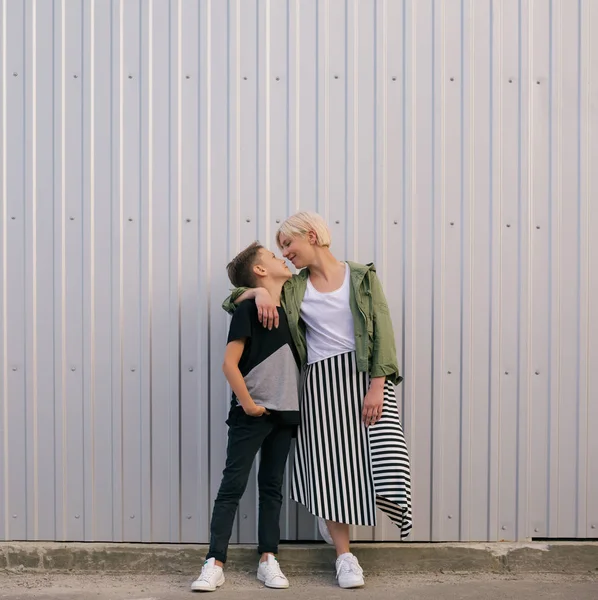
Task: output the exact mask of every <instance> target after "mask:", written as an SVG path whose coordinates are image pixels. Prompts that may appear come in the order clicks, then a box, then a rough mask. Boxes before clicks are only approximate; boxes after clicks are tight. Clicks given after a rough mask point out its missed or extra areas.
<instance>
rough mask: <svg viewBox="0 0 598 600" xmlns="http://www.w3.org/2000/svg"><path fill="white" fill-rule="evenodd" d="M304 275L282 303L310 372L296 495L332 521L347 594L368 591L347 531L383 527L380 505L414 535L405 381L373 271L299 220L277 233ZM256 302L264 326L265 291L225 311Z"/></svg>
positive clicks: (271, 315)
mask: <svg viewBox="0 0 598 600" xmlns="http://www.w3.org/2000/svg"><path fill="white" fill-rule="evenodd" d="M276 241H277V243H278V246H279V247H280V249H281V250H282V253H283V256H284V257H285V258H286V259H288V260H290V261H291V262H292V263H293V265H294V266H295V267H296V268H297V269H302V270H301V271H300V272H299V274H298V275H294V276H293V278H292V279H291V280H290V281H288V282H287V283H286V284H285V286H284V287H283V294H282V299H281V300H282V306H283V307H284V309H285V312H286V314H287V316H288V321H289V326H290V329H291V334H292V336H293V341H294V342H295V345H296V347H297V351H298V353H299V356H300V357H301V362H302V364H303V365H304V367H305V368H304V373H303V390H302V401H301V425H300V427H299V431H298V434H297V447H296V452H295V465H294V473H293V483H292V491H291V497H292V498H293V500H295V501H297V502H299V503H301V504H303V505H304V506H305V507H306V508H307V509H308V510H309V511H310V512H311V513H312V514H314V515H315V516H317V517H319V519H320V523H321V528H320V530H321V531H322V534H323V536H324V537H326V533H327V531H326V528H325V527H322V525H323V521H322V520H325V521H326V525H327V528H328V531H329V532H330V537H331V538H332V541H333V543H334V545H335V547H336V551H337V561H336V573H337V579H338V583H339V585H340V587H343V588H353V587H361V586H363V585H364V579H363V571H362V569H361V567H360V565H359V562H358V561H357V558H356V557H355V556H354V555H353V554H351V552H350V548H349V525H369V526H374V525H376V506H377V507H379V508H380V509H381V510H383V511H384V512H385V513H386V514H387V515H388V516H389V517H390V519H391V520H392V521H393V523H395V524H396V525H397V526H398V527H399V528H400V530H401V537H402V538H404V537H406V536H407V535H409V532H410V530H411V484H410V472H409V456H408V452H407V446H406V443H405V438H404V435H403V430H402V427H401V423H400V419H399V413H398V408H397V404H396V398H395V391H394V386H395V385H397V384H398V383H399V382H400V381H401V379H402V378H401V377H400V375H399V371H398V366H397V359H396V350H395V341H394V334H393V329H392V322H391V319H390V314H389V310H388V305H387V303H386V299H385V296H384V292H383V290H382V286H381V284H380V281H379V279H378V277H377V276H376V271H375V268H374V266H373V265H371V264H370V265H358V264H355V263H349V262H347V263H345V262H340V261H338V260H337V259H336V258H335V257H334V256H333V255H332V253H331V252H330V231H329V229H328V227H327V225H326V223H325V221H324V220H323V219H322V217H320V215H317V214H314V213H306V212H302V213H297V214H296V215H294V216H292V217H290V218H289V219H287V220H286V221H285V222H284V223H283V224H282V225H281V226H280V229H279V230H278V232H277V234H276ZM252 297H253V298H255V300H256V304H257V306H258V314H259V315H260V320H261V321H262V323H263V324H264V326H268V327H270V328H271V327H272V326H273V325H276V318H277V311H276V308H275V306H274V304H273V303H272V300H271V298H270V297H269V294H268V292H267V291H266V290H262V289H257V290H256V289H252V290H247V289H244V288H239V289H236V290H235V291H234V292H233V294H232V295H231V297H230V298H229V299H227V301H225V304H224V305H223V306H224V308H225V309H226V310H228V311H231V310H234V306H233V305H232V304H231V302H235V303H238V302H240V301H242V300H246V299H248V298H252Z"/></svg>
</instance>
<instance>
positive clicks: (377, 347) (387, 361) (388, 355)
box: [369, 271, 403, 385]
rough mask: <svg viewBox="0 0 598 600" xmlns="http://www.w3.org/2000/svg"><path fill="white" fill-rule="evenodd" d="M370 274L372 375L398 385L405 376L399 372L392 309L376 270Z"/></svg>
mask: <svg viewBox="0 0 598 600" xmlns="http://www.w3.org/2000/svg"><path fill="white" fill-rule="evenodd" d="M369 276H370V290H371V294H372V308H373V320H374V323H373V325H374V340H373V342H374V344H373V351H372V364H371V369H370V376H371V377H386V379H388V380H389V381H391V382H392V383H393V384H394V385H398V384H399V383H400V382H401V381H402V380H403V378H402V377H401V376H400V374H399V365H398V361H397V350H396V344H395V335H394V331H393V327H392V320H391V318H390V310H389V308H388V303H387V302H386V296H385V295H384V290H383V289H382V283H381V282H380V279H378V276H377V275H376V272H375V271H370V273H369Z"/></svg>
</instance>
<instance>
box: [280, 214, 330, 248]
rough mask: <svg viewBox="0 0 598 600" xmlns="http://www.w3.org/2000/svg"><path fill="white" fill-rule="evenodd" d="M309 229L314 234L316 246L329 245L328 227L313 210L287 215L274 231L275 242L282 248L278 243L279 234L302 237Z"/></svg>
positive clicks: (327, 246)
mask: <svg viewBox="0 0 598 600" xmlns="http://www.w3.org/2000/svg"><path fill="white" fill-rule="evenodd" d="M310 231H313V232H314V233H315V234H316V244H317V245H318V246H324V247H326V248H329V247H330V243H331V239H330V229H328V225H327V224H326V221H325V220H324V219H323V218H322V217H321V216H320V215H319V214H318V213H313V212H305V211H304V212H298V213H296V214H294V215H293V216H292V217H289V218H288V219H287V220H286V221H285V222H284V223H283V224H282V225H281V226H280V227H279V228H278V231H277V232H276V243H277V245H278V247H279V248H280V249H281V250H282V246H281V245H280V236H281V235H284V236H286V237H291V238H292V237H303V236H306V235H307V234H308V233H309V232H310Z"/></svg>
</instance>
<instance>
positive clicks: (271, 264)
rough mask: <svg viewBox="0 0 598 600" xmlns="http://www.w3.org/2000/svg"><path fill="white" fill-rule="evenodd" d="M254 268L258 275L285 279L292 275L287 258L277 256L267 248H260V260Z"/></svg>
mask: <svg viewBox="0 0 598 600" xmlns="http://www.w3.org/2000/svg"><path fill="white" fill-rule="evenodd" d="M253 269H254V271H255V273H256V275H258V276H261V277H271V278H272V279H282V280H284V281H286V280H287V279H290V278H291V275H292V274H291V271H290V270H289V267H287V263H286V261H285V259H284V258H276V256H275V254H274V252H270V250H268V249H266V248H262V249H261V250H260V260H259V262H258V263H257V264H256V265H255V267H253Z"/></svg>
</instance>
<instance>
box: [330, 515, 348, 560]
mask: <svg viewBox="0 0 598 600" xmlns="http://www.w3.org/2000/svg"><path fill="white" fill-rule="evenodd" d="M326 525H327V526H328V531H329V532H330V536H331V537H332V540H333V541H334V546H335V548H336V555H337V556H340V555H341V554H346V553H347V552H349V526H348V525H347V524H346V523H336V522H335V521H326Z"/></svg>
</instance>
